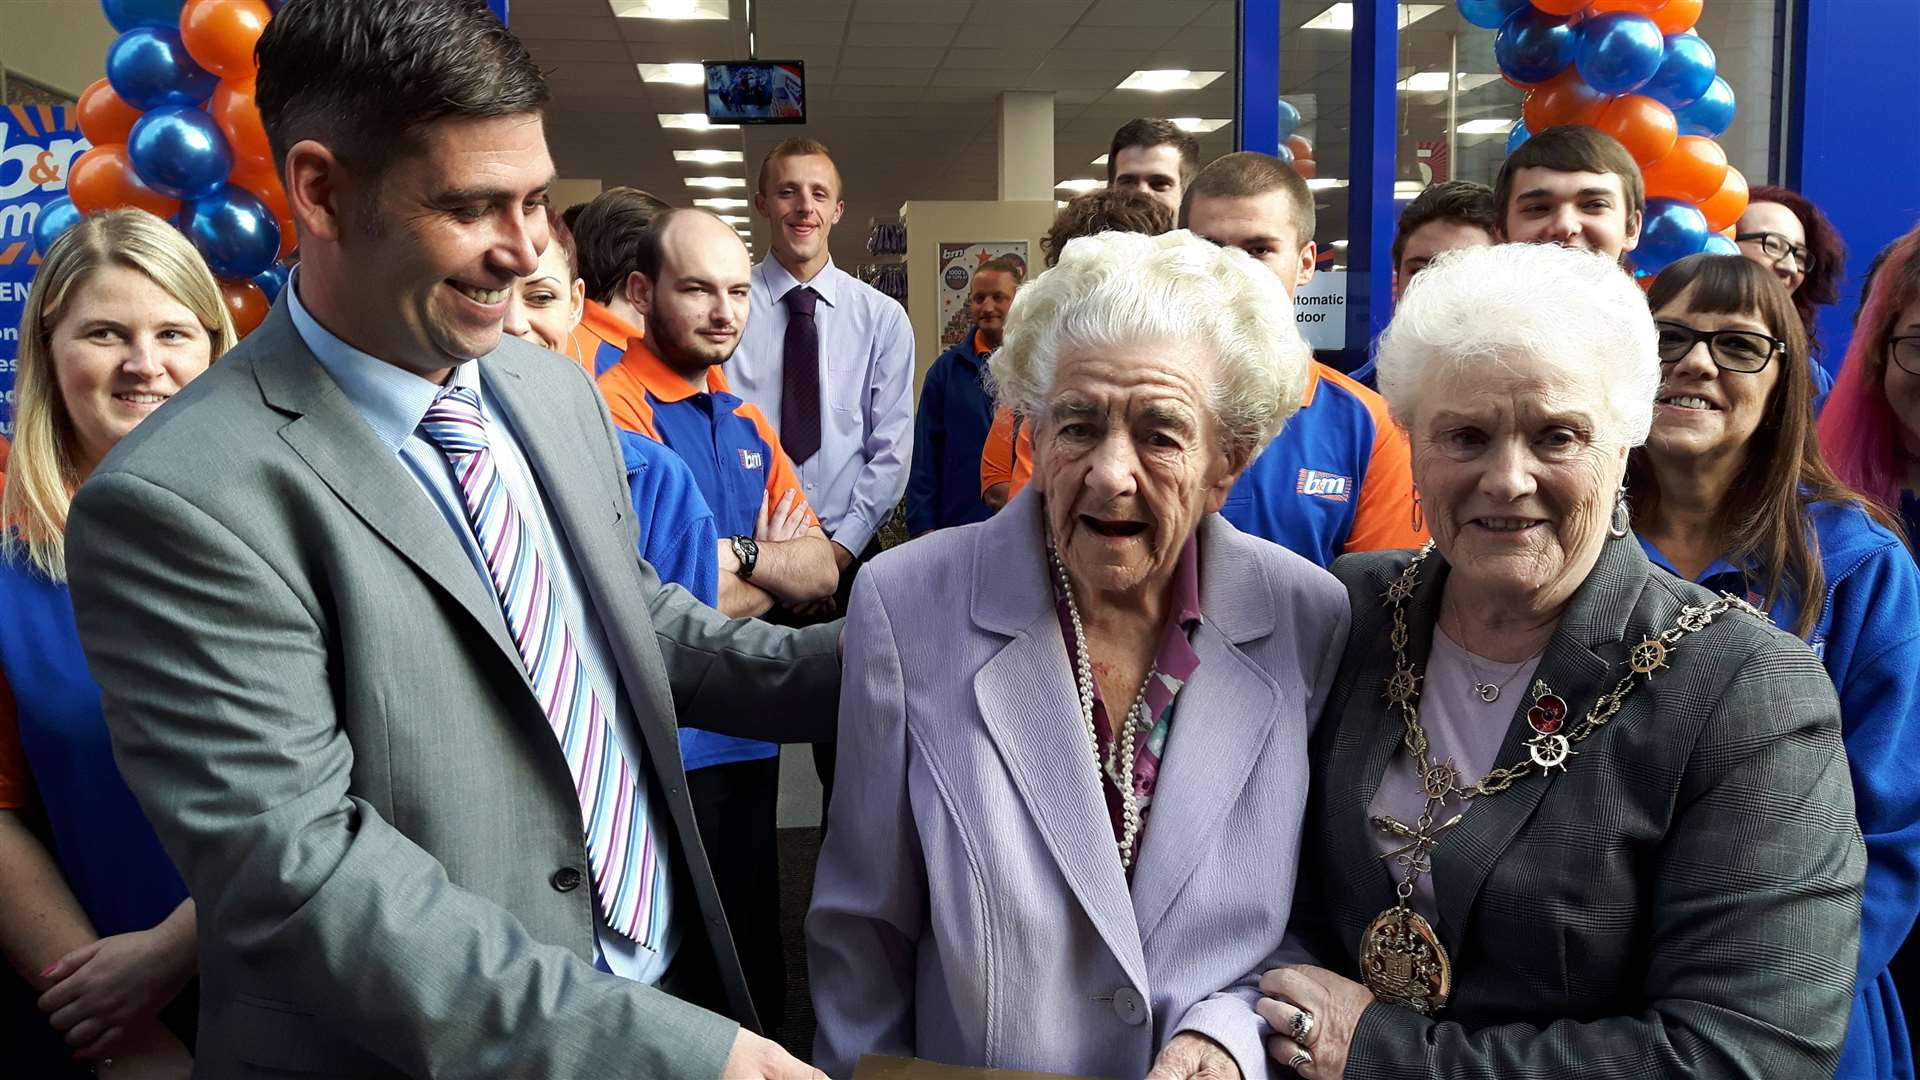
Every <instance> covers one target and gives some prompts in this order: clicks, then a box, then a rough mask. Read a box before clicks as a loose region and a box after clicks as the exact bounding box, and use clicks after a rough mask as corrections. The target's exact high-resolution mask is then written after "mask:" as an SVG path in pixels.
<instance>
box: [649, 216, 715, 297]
mask: <svg viewBox="0 0 1920 1080" xmlns="http://www.w3.org/2000/svg"><path fill="white" fill-rule="evenodd" d="M689 214H698V215H703V216H706V217H710V218H712V219H713V220H715V221H720V215H719V214H716V213H714V212H713V211H711V210H708V209H707V208H706V207H704V206H676V207H670V208H669V209H666V210H662V211H661V212H660V216H659V217H657V218H654V219H653V225H652V226H651V227H649V228H648V229H647V230H646V231H645V232H642V233H641V234H640V239H639V241H638V242H637V243H635V244H634V248H633V268H634V270H635V271H637V272H638V273H639V274H640V275H641V276H642V277H645V278H646V279H647V280H648V281H654V282H657V281H659V280H660V271H661V269H662V268H663V267H665V266H666V264H667V226H669V225H671V224H673V220H674V219H675V218H678V217H684V216H686V215H689ZM720 224H722V225H726V222H724V221H720ZM727 231H728V232H729V233H731V232H732V231H733V228H732V227H731V226H728V227H727Z"/></svg>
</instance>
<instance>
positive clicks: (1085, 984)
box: [807, 490, 1350, 1078]
mask: <svg viewBox="0 0 1920 1080" xmlns="http://www.w3.org/2000/svg"><path fill="white" fill-rule="evenodd" d="M1199 540H1200V593H1201V610H1202V615H1203V621H1202V622H1201V624H1200V627H1199V629H1198V631H1197V632H1196V634H1195V640H1194V645H1195V648H1196V649H1197V650H1198V652H1199V654H1200V658H1201V660H1200V668H1199V670H1198V671H1196V672H1195V673H1194V677H1193V679H1192V680H1191V681H1189V682H1188V683H1187V684H1186V687H1185V689H1184V690H1183V691H1182V692H1181V694H1180V697H1179V701H1178V704H1177V705H1176V709H1177V712H1176V713H1175V717H1174V724H1173V730H1172V733H1171V735H1170V736H1169V738H1168V742H1167V747H1166V752H1165V755H1164V757H1163V760H1162V764H1161V769H1160V777H1159V782H1158V786H1157V787H1156V789H1155V791H1154V799H1153V812H1152V814H1151V816H1150V817H1149V818H1148V820H1147V829H1146V833H1145V835H1144V838H1143V840H1142V845H1141V851H1140V858H1139V863H1138V865H1137V866H1136V868H1135V871H1134V879H1133V884H1132V888H1131V890H1129V888H1128V884H1127V880H1126V877H1125V875H1124V874H1123V873H1122V871H1121V868H1120V859H1119V855H1118V854H1117V852H1116V851H1115V847H1114V838H1113V831H1112V829H1111V828H1110V826H1109V825H1108V819H1107V813H1106V809H1105V805H1104V803H1103V802H1102V798H1101V794H1100V790H1099V787H1098V785H1097V779H1096V775H1095V772H1094V765H1093V755H1092V752H1091V750H1090V749H1089V747H1088V745H1087V737H1086V734H1085V728H1084V727H1083V726H1082V721H1081V719H1080V711H1079V701H1078V698H1077V697H1076V695H1075V691H1074V683H1073V673H1072V667H1071V665H1070V663H1069V661H1068V657H1067V650H1066V645H1065V643H1064V642H1063V641H1062V640H1061V634H1060V626H1059V623H1058V621H1057V620H1056V616H1055V613H1054V601H1053V590H1052V589H1051V588H1050V586H1049V584H1048V575H1047V569H1046V561H1045V559H1046V557H1045V549H1044V547H1043V544H1042V523H1041V503H1040V499H1039V497H1038V496H1037V494H1036V493H1034V492H1032V491H1031V490H1029V491H1027V492H1024V493H1022V494H1021V495H1020V496H1019V497H1018V498H1016V499H1015V500H1014V501H1013V503H1012V504H1011V505H1009V506H1008V507H1007V508H1006V510H1004V511H1003V512H1001V513H1000V514H999V515H998V516H996V517H994V518H992V519H990V520H988V521H985V522H982V523H980V524H977V525H969V526H966V527H963V528H957V529H947V530H942V531H940V532H936V533H932V534H930V535H928V536H925V537H922V538H921V539H919V540H916V541H914V542H912V543H911V544H908V545H906V546H905V547H903V548H900V549H897V550H894V551H890V552H888V553H886V554H885V555H882V556H881V557H880V558H879V559H878V560H876V561H874V562H873V563H872V564H871V565H869V566H868V567H867V568H866V569H865V570H864V571H863V572H862V573H861V575H860V577H859V580H858V582H857V584H856V585H855V587H854V591H853V600H852V605H851V607H852V611H851V616H850V618H849V620H848V622H847V629H846V660H845V666H844V672H843V675H842V682H841V692H840V750H839V754H840V757H839V762H840V763H839V770H838V779H837V781H836V784H835V789H834V798H833V806H832V815H833V816H832V820H831V823H830V824H831V828H830V829H829V831H828V834H827V840H826V846H825V848H824V849H823V850H822V851H821V854H820V863H819V870H818V874H817V877H816V878H815V882H814V890H813V907H812V910H811V911H810V912H809V914H808V916H807V952H808V962H809V968H810V978H811V980H812V984H813V1007H814V1012H815V1014H816V1015H817V1017H818V1018H819V1034H818V1038H817V1041H816V1042H815V1044H814V1062H815V1064H816V1065H817V1066H818V1067H820V1068H821V1069H824V1070H825V1071H826V1072H827V1074H828V1075H830V1076H849V1075H851V1074H852V1072H853V1066H854V1064H855V1063H856V1062H857V1061H858V1060H859V1058H860V1057H861V1056H862V1055H864V1054H911V1055H917V1056H919V1057H923V1058H929V1059H932V1060H935V1061H941V1062H947V1063H950V1064H964V1065H975V1066H992V1067H999V1068H1012V1069H1030V1070H1039V1071H1046V1072H1060V1073H1070V1074H1076V1075H1083V1076H1114V1077H1137V1076H1141V1075H1143V1074H1145V1073H1146V1071H1147V1069H1148V1068H1149V1066H1150V1065H1151V1063H1152V1061H1153V1057H1154V1055H1155V1054H1156V1053H1157V1052H1158V1051H1159V1049H1160V1047H1161V1046H1162V1045H1164V1044H1165V1043H1166V1042H1167V1040H1169V1039H1171V1038H1172V1037H1173V1036H1174V1035H1176V1034H1178V1033H1180V1032H1182V1031H1195V1032H1198V1033H1201V1034H1204V1035H1206V1036H1208V1037H1210V1038H1212V1039H1214V1040H1215V1041H1217V1042H1219V1043H1220V1044H1222V1045H1223V1046H1225V1047H1226V1048H1227V1049H1228V1050H1229V1051H1231V1052H1232V1054H1233V1055H1234V1057H1235V1058H1236V1059H1237V1060H1238V1062H1239V1065H1240V1069H1241V1072H1242V1073H1244V1074H1245V1075H1246V1076H1247V1077H1249V1078H1253V1077H1263V1076H1267V1075H1269V1073H1270V1071H1275V1072H1277V1071H1280V1068H1279V1067H1278V1066H1273V1065H1270V1064H1269V1062H1268V1059H1267V1055H1266V1052H1265V1048H1264V1046H1263V1037H1264V1036H1265V1034H1266V1033H1267V1029H1266V1026H1265V1023H1264V1022H1263V1021H1262V1020H1260V1018H1259V1017H1258V1016H1257V1015H1256V1014H1255V1013H1254V1011H1253V1002H1254V1001H1255V1000H1257V998H1258V996H1259V993H1258V990H1257V989H1256V987H1257V984H1258V981H1259V978H1260V975H1261V973H1262V972H1263V971H1265V970H1266V968H1267V967H1269V966H1271V965H1272V964H1274V963H1275V962H1277V954H1278V950H1279V948H1280V941H1281V935H1282V934H1283V933H1284V932H1285V930H1286V928H1287V914H1288V911H1289V908H1290V907H1291V904H1292V898H1293V886H1294V874H1295V868H1296V861H1297V858H1298V852H1299V842H1300V828H1301V816H1302V812H1303V810H1304V807H1305V803H1306V796H1307V736H1308V734H1309V732H1310V729H1311V727H1312V725H1313V721H1314V719H1315V718H1316V717H1318V715H1319V713H1320V707H1321V704H1322V703H1323V702H1324V701H1325V700H1326V699H1327V695H1328V688H1329V685H1330V683H1331V681H1332V679H1333V674H1334V671H1335V669H1336V668H1337V667H1338V665H1339V661H1340V657H1341V652H1342V650H1343V649H1344V647H1345V644H1346V640H1347V625H1348V621H1349V617H1350V615H1349V610H1348V605H1347V598H1346V593H1345V591H1344V590H1343V589H1342V588H1341V587H1340V585H1339V584H1338V583H1337V582H1336V581H1335V580H1334V579H1333V577H1332V576H1331V575H1329V574H1328V573H1326V572H1325V571H1324V570H1321V569H1320V568H1319V567H1317V566H1314V565H1312V564H1311V563H1309V562H1307V561H1306V560H1305V559H1302V558H1300V557H1299V556H1297V555H1294V554H1293V553H1292V552H1289V551H1287V550H1285V549H1283V548H1281V547H1278V546H1276V545H1274V544H1271V543H1268V542H1267V541H1265V540H1260V539H1256V538H1254V537H1251V536H1247V535H1245V534H1243V533H1241V532H1239V531H1238V530H1236V529H1235V528H1234V527H1233V526H1232V525H1230V524H1228V523H1227V521H1226V520H1225V519H1224V518H1221V517H1220V516H1218V515H1217V514H1215V515H1208V516H1207V518H1206V519H1205V520H1204V521H1203V522H1202V523H1201V526H1200V532H1199Z"/></svg>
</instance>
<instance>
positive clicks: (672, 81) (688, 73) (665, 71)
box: [634, 64, 707, 86]
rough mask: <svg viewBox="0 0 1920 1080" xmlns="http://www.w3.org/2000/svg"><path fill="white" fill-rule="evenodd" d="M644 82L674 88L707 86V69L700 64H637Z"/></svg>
mask: <svg viewBox="0 0 1920 1080" xmlns="http://www.w3.org/2000/svg"><path fill="white" fill-rule="evenodd" d="M634 66H635V67H637V68H639V69H640V79H641V81H643V82H650V83H667V84H669V85H672V86H705V85H706V84H707V69H706V68H704V67H701V66H700V65H699V64H635V65H634Z"/></svg>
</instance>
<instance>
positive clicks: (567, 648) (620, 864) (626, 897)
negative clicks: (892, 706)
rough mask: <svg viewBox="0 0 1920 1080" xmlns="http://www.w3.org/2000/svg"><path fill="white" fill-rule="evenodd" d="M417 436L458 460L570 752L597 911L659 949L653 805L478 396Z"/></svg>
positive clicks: (551, 715) (483, 542)
mask: <svg viewBox="0 0 1920 1080" xmlns="http://www.w3.org/2000/svg"><path fill="white" fill-rule="evenodd" d="M420 433H421V434H422V435H424V436H426V438H427V440H428V441H430V442H432V443H433V444H434V445H435V446H437V447H439V448H440V452H441V453H443V454H445V455H446V457H447V461H448V462H450V463H451V464H452V466H453V472H454V476H455V477H456V478H457V479H458V480H459V482H460V496H461V501H462V502H463V503H464V504H465V505H466V510H467V521H468V522H469V523H470V524H471V525H472V526H473V535H474V537H475V539H477V540H478V541H479V542H480V552H481V554H482V555H483V556H484V557H485V559H486V563H487V576H488V577H489V578H490V579H491V580H492V582H493V591H494V594H495V595H496V596H498V597H499V598H500V607H501V608H502V610H504V611H505V613H506V617H507V628H508V630H510V631H511V632H512V633H513V642H514V644H515V645H516V646H517V647H518V648H519V650H520V660H521V663H523V664H525V665H526V671H527V681H528V682H529V683H531V684H532V685H533V691H534V694H535V695H536V696H537V697H538V698H539V699H540V707H541V708H542V709H543V710H545V712H546V714H547V723H548V725H549V726H551V727H552V728H553V734H554V737H555V738H556V739H558V740H559V741H560V749H561V751H562V752H563V753H564V754H565V755H566V759H567V768H568V770H569V771H571V772H572V774H573V788H574V791H575V792H576V793H577V794H578V795H579V798H580V816H581V819H582V821H583V822H584V823H585V833H586V842H587V843H586V846H587V862H588V864H589V865H590V866H591V867H592V869H593V884H594V890H595V893H596V895H598V896H599V898H600V910H601V911H602V913H604V914H605V916H606V919H607V925H609V926H611V927H612V928H613V929H614V930H615V931H617V932H619V933H621V934H623V935H625V936H626V937H628V938H629V939H631V940H633V941H637V942H639V943H640V944H641V945H643V946H645V947H647V948H655V947H657V946H656V941H655V938H656V937H657V935H658V931H659V922H660V920H659V918H658V915H659V911H658V907H657V905H658V904H659V903H660V902H661V901H663V900H664V899H665V898H666V895H667V894H666V889H667V880H666V873H667V870H666V860H665V859H664V858H663V857H662V854H663V853H662V852H661V851H659V850H658V849H657V848H656V847H655V845H654V843H653V830H652V829H650V828H649V827H648V823H649V819H650V818H651V816H652V813H651V808H650V807H649V806H648V805H647V801H646V799H645V798H643V797H641V795H640V792H639V790H638V787H637V785H636V783H635V781H636V779H637V774H636V773H635V771H634V769H633V767H632V766H631V765H629V764H628V762H627V758H626V755H624V754H622V753H621V752H620V745H619V744H618V743H617V742H615V741H614V737H613V725H612V722H611V721H612V718H611V717H610V716H608V714H607V712H606V710H605V708H603V707H602V705H601V703H600V699H599V695H597V694H595V693H594V692H593V687H592V686H591V685H590V684H589V683H588V681H587V669H586V665H585V664H584V663H583V662H582V661H581V658H580V650H579V648H578V647H577V645H576V644H575V640H574V635H573V631H572V630H570V629H569V628H568V627H567V623H566V620H565V618H564V617H563V616H562V614H561V611H560V604H559V601H558V599H556V598H555V596H554V595H553V588H552V586H553V579H552V578H551V577H550V576H549V575H548V574H547V568H546V565H545V564H544V563H543V562H542V561H541V558H540V552H539V550H538V548H537V546H536V545H535V542H534V534H533V528H532V526H531V525H530V524H529V523H528V521H527V519H526V518H525V517H524V516H523V515H522V514H521V513H520V510H519V508H518V507H516V506H514V504H513V496H512V494H511V493H510V492H509V491H508V490H507V486H506V484H505V483H504V482H502V480H501V479H500V472H499V470H498V469H497V468H496V467H495V464H494V460H493V450H492V449H491V447H489V445H488V443H487V422H486V418H485V417H484V416H483V415H482V414H481V412H480V396H479V394H478V393H476V392H475V391H473V390H471V389H469V388H467V387H464V386H456V387H453V388H451V389H449V390H447V391H445V392H444V393H442V394H441V395H440V397H439V398H438V399H437V400H436V401H435V402H434V403H433V407H432V408H430V409H428V410H427V415H426V417H425V419H423V420H421V421H420Z"/></svg>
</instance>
